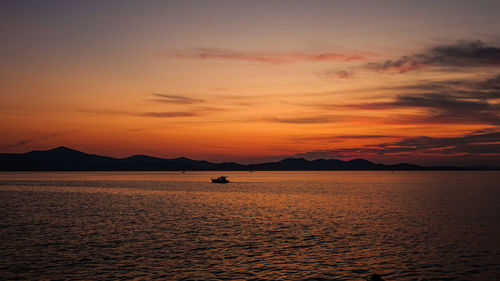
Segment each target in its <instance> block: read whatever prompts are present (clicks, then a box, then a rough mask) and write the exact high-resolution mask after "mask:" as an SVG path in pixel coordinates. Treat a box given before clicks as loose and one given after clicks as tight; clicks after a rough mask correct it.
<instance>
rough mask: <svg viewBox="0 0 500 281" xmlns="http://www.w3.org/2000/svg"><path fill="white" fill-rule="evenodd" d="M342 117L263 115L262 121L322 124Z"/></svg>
mask: <svg viewBox="0 0 500 281" xmlns="http://www.w3.org/2000/svg"><path fill="white" fill-rule="evenodd" d="M342 119H344V117H342V116H330V115H323V116H304V117H265V118H263V120H264V121H267V122H277V123H289V124H323V123H330V122H334V121H339V120H342Z"/></svg>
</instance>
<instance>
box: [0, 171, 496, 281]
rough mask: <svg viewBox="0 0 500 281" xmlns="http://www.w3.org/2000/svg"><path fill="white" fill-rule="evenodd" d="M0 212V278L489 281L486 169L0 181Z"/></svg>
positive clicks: (492, 228)
mask: <svg viewBox="0 0 500 281" xmlns="http://www.w3.org/2000/svg"><path fill="white" fill-rule="evenodd" d="M220 175H226V176H229V179H230V180H232V182H231V183H229V184H212V183H211V182H210V177H215V176H220ZM0 217H1V220H0V279H21V280H22V279H29V280H46V279H65V280H71V279H75V280H77V279H78V280H81V279H85V280H97V279H126V280H129V279H144V280H150V279H161V280H366V279H367V278H368V277H369V275H371V274H372V273H379V274H381V275H382V276H383V277H384V278H385V279H386V280H499V279H500V238H499V237H500V235H499V233H500V173H498V172H395V173H390V172H258V171H257V172H253V173H250V172H222V173H221V172H186V173H185V174H183V173H180V172H130V173H129V172H61V173H0Z"/></svg>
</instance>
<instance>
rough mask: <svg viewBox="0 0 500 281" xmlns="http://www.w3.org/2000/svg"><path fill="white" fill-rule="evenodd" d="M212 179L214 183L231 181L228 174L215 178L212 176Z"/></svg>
mask: <svg viewBox="0 0 500 281" xmlns="http://www.w3.org/2000/svg"><path fill="white" fill-rule="evenodd" d="M211 180H212V182H213V183H228V182H229V180H228V179H227V177H226V176H220V177H218V178H215V179H214V178H211Z"/></svg>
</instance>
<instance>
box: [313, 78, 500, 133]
mask: <svg viewBox="0 0 500 281" xmlns="http://www.w3.org/2000/svg"><path fill="white" fill-rule="evenodd" d="M499 77H500V75H499V76H495V77H493V78H490V79H486V80H478V81H470V80H469V81H465V80H464V81H442V82H429V83H426V82H424V83H419V84H414V85H408V86H403V87H400V88H399V90H400V91H409V92H408V93H402V94H399V95H397V96H396V97H394V98H392V99H390V100H386V101H380V102H378V101H376V102H365V103H352V104H343V105H326V104H323V105H319V106H320V107H323V108H330V109H342V108H344V109H358V110H375V111H376V110H383V111H394V110H399V109H419V110H421V114H419V115H415V116H413V118H412V117H411V116H410V115H407V116H406V117H405V118H403V119H408V120H407V121H409V122H412V121H413V122H415V123H463V124H493V125H500V105H499V103H498V102H497V101H498V100H499V99H500V90H498V88H499V87H500V78H499ZM403 119H401V118H400V119H399V121H401V120H403ZM411 119H413V120H411Z"/></svg>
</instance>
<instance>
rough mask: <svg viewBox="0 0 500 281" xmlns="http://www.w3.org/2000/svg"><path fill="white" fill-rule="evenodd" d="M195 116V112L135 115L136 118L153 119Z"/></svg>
mask: <svg viewBox="0 0 500 281" xmlns="http://www.w3.org/2000/svg"><path fill="white" fill-rule="evenodd" d="M196 115H198V114H197V113H196V112H144V113H137V114H136V116H144V117H155V118H172V117H191V116H196Z"/></svg>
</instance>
